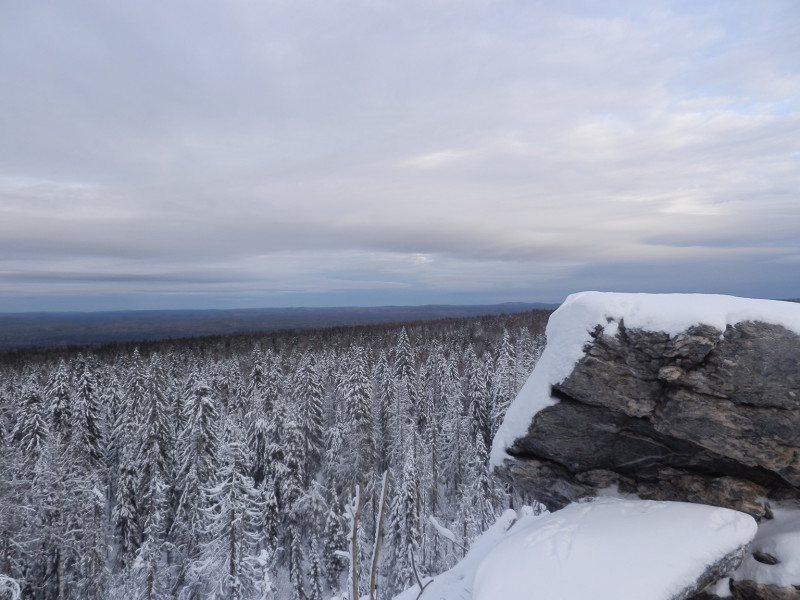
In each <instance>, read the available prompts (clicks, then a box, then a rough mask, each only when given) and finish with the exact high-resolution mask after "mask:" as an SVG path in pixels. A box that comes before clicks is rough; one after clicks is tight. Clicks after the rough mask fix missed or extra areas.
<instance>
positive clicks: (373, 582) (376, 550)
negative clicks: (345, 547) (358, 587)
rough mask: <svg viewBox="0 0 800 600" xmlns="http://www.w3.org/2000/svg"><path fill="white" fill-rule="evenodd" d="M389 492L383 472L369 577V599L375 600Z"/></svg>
mask: <svg viewBox="0 0 800 600" xmlns="http://www.w3.org/2000/svg"><path fill="white" fill-rule="evenodd" d="M388 491H389V471H388V470H387V471H384V472H383V481H382V483H381V500H380V506H379V508H378V522H377V524H376V526H375V545H374V546H373V548H372V569H371V572H370V577H369V597H370V600H375V599H376V596H375V592H376V589H377V587H378V557H379V555H380V552H381V545H382V544H383V521H384V520H385V518H386V497H387V495H388Z"/></svg>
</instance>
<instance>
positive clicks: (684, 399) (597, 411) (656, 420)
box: [497, 319, 800, 517]
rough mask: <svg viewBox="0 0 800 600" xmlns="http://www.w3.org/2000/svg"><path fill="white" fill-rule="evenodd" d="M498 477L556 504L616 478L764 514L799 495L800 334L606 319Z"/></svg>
mask: <svg viewBox="0 0 800 600" xmlns="http://www.w3.org/2000/svg"><path fill="white" fill-rule="evenodd" d="M591 338H592V341H591V343H590V344H588V345H587V347H586V348H585V353H584V356H583V357H582V358H581V359H580V360H578V361H577V363H576V364H575V366H574V368H573V370H572V372H571V373H570V375H569V376H568V377H567V378H566V379H564V380H563V381H560V382H558V383H556V384H554V385H553V386H552V390H551V394H552V397H553V398H554V399H556V400H558V402H556V403H555V404H553V405H552V406H549V407H546V408H544V409H543V410H541V411H539V412H538V413H537V414H536V415H535V417H534V418H533V420H532V422H531V423H530V426H529V428H528V431H527V434H526V435H524V436H522V437H520V438H518V439H516V440H515V441H514V443H513V444H512V445H511V446H510V447H509V448H507V453H508V455H509V456H511V457H514V459H515V460H511V461H507V463H506V464H504V465H501V466H499V468H498V469H497V471H498V473H499V474H500V475H501V476H504V477H506V478H507V479H509V480H510V481H511V482H512V484H513V485H514V486H515V487H516V488H517V489H519V490H520V491H523V492H525V493H527V494H530V495H531V496H533V497H535V498H536V499H538V500H540V501H542V502H543V503H545V504H546V505H547V506H548V507H549V508H551V509H557V508H560V507H562V506H565V505H566V504H567V503H569V502H571V501H574V500H576V499H579V498H581V497H585V496H591V495H593V494H594V493H596V491H597V490H598V489H603V488H606V487H609V486H611V485H616V486H618V487H619V489H620V491H623V492H630V493H635V494H637V495H638V496H640V497H642V498H647V499H655V500H680V501H691V502H698V503H703V504H711V505H715V506H724V507H728V508H734V509H736V510H741V511H743V512H746V513H748V514H751V515H753V516H756V517H762V516H764V515H765V514H766V513H767V511H768V506H767V502H766V501H765V499H769V498H776V499H785V498H788V497H800V493H798V486H800V336H798V334H796V333H794V332H793V331H790V330H788V329H786V328H785V327H783V326H781V325H776V324H771V323H765V322H744V323H737V324H734V325H729V326H727V327H726V329H725V330H724V331H720V330H719V329H716V328H715V327H712V326H709V325H698V326H695V327H691V328H689V329H687V330H686V331H685V332H682V333H680V334H678V335H669V334H666V333H663V332H652V331H644V330H641V329H628V328H627V327H626V325H625V321H624V319H621V320H620V321H619V323H616V324H615V326H614V327H613V328H612V329H611V333H607V332H606V328H604V327H602V326H599V327H597V328H596V329H595V330H593V331H592V332H591Z"/></svg>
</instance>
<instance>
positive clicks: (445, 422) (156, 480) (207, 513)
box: [0, 311, 546, 600]
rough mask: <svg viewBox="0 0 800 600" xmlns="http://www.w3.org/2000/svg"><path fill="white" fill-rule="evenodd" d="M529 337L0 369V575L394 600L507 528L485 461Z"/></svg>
mask: <svg viewBox="0 0 800 600" xmlns="http://www.w3.org/2000/svg"><path fill="white" fill-rule="evenodd" d="M545 319H546V313H542V312H540V311H534V312H531V313H520V314H517V315H501V316H498V317H482V318H475V319H450V320H443V321H435V322H427V323H416V324H410V325H408V326H407V327H402V326H385V327H381V326H370V327H358V328H337V329H333V330H319V331H310V332H296V333H288V334H280V335H261V336H259V335H256V334H251V335H246V336H229V337H218V338H213V339H204V340H203V339H197V340H184V341H173V342H165V343H162V344H155V343H148V344H146V345H142V347H141V348H140V349H131V348H129V347H125V346H113V347H106V348H97V349H94V351H87V350H85V349H84V350H83V351H80V352H69V351H64V352H55V351H50V352H33V353H30V354H27V355H26V354H25V353H18V352H17V353H13V354H9V355H6V356H5V357H4V358H5V360H4V361H2V362H0V575H6V576H10V577H12V578H13V579H14V580H16V581H17V582H19V584H20V586H21V588H22V591H23V597H25V598H33V599H36V600H50V599H58V600H63V599H67V598H76V599H77V598H80V599H92V598H98V599H112V600H113V599H126V600H127V599H134V598H142V599H149V600H155V599H166V598H170V599H172V598H174V599H180V600H183V599H186V600H189V599H201V598H226V599H262V598H296V599H299V600H321V599H322V598H330V597H332V596H333V595H338V596H339V597H347V594H348V593H349V590H352V589H354V586H353V583H354V582H353V577H354V575H353V574H354V573H355V578H356V581H355V583H356V585H357V586H359V589H361V590H369V589H371V588H373V587H376V588H377V595H378V597H380V598H389V597H391V596H392V595H393V594H395V593H396V592H398V591H400V590H402V589H405V588H406V587H408V586H410V585H412V584H413V583H414V582H415V578H414V573H413V568H414V566H416V567H417V569H418V570H419V571H421V572H423V573H425V574H435V573H438V572H440V571H442V570H444V569H446V568H449V567H450V566H452V564H454V563H455V562H456V561H457V560H458V559H459V558H461V556H463V553H464V547H465V546H467V545H468V544H469V542H470V541H471V540H472V539H473V538H474V537H475V536H476V535H477V534H478V533H480V532H481V531H483V530H484V529H485V528H486V527H487V526H488V525H489V524H491V523H492V522H493V521H494V518H495V515H496V514H497V512H498V511H499V510H501V509H502V508H505V506H507V504H508V498H507V496H506V493H505V491H504V490H502V489H500V487H499V484H498V483H497V482H496V481H494V480H493V479H492V478H491V477H490V476H489V474H488V471H487V468H486V465H487V460H488V449H489V447H490V445H491V440H492V436H493V435H494V432H495V430H496V428H497V426H498V425H499V421H500V420H501V418H502V415H503V413H504V411H505V408H506V407H507V406H508V403H509V402H510V401H511V399H512V398H513V396H514V395H515V394H516V392H517V390H518V389H519V387H520V386H521V385H522V383H523V382H524V380H525V378H526V377H527V375H528V373H529V372H530V370H531V369H532V368H533V365H534V363H535V361H536V360H537V358H538V355H539V353H540V351H541V348H542V345H543V328H544V321H545ZM0 360H2V357H0ZM384 474H386V478H387V480H388V487H387V493H386V502H385V505H384V513H385V514H384V520H383V527H382V528H381V531H382V533H383V544H382V549H381V550H380V553H379V554H378V557H377V560H376V559H375V552H374V548H375V541H376V538H377V536H378V533H379V532H378V523H379V510H380V494H381V481H382V478H383V476H384ZM354 498H357V500H354ZM354 502H356V503H357V505H358V512H357V514H358V519H357V521H355V523H354V519H352V518H351V519H350V521H348V518H347V515H348V514H351V515H352V514H354V513H355V511H354V507H355V504H354ZM431 516H433V517H434V518H435V520H436V523H438V524H439V528H438V530H437V527H435V526H433V525H432V522H431V520H430V517H431ZM442 528H446V530H448V531H446V535H442V533H443V531H445V529H442ZM350 538H352V539H350ZM353 554H355V556H356V563H355V565H352V564H350V560H351V558H352V556H353ZM412 563H413V564H412ZM354 566H355V568H353V567H354ZM373 574H374V577H371V576H372V575H373Z"/></svg>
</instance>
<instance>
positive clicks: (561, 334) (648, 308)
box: [491, 292, 800, 468]
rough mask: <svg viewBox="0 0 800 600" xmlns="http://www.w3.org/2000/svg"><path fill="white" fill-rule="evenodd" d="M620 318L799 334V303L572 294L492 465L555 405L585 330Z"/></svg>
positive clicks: (651, 326) (647, 324) (668, 328)
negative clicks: (763, 326) (759, 325)
mask: <svg viewBox="0 0 800 600" xmlns="http://www.w3.org/2000/svg"><path fill="white" fill-rule="evenodd" d="M621 320H624V321H625V326H626V327H628V328H631V329H634V328H635V329H643V330H646V331H661V332H664V333H667V334H669V335H677V334H679V333H681V332H683V331H685V330H686V329H688V328H689V327H692V326H693V325H699V324H701V323H702V324H707V325H711V326H713V327H716V328H717V329H719V330H720V331H725V328H726V327H727V326H728V325H735V324H736V323H741V322H744V321H762V322H766V323H772V324H775V325H782V326H783V327H785V328H786V329H789V330H791V331H794V332H795V333H797V334H800V304H797V303H793V302H781V301H778V300H754V299H750V298H736V297H734V296H720V295H710V294H614V293H604V292H582V293H579V294H572V295H571V296H569V297H568V298H567V299H566V300H565V301H564V303H563V304H562V305H561V307H559V309H558V310H556V311H555V312H554V313H553V314H552V315H551V316H550V320H549V322H548V324H547V332H546V333H547V346H546V347H545V349H544V352H543V353H542V356H541V358H540V359H539V362H538V363H537V364H536V368H535V369H534V371H533V373H532V374H531V376H530V377H529V378H528V380H527V382H526V383H525V385H524V386H523V387H522V390H520V392H519V395H518V396H517V398H516V399H515V400H514V402H513V403H512V404H511V406H509V408H508V411H507V412H506V416H505V419H504V420H503V424H502V425H501V426H500V429H499V431H498V432H497V435H495V438H494V443H493V445H492V453H491V467H492V468H494V467H497V466H500V465H502V463H503V461H504V460H505V459H506V458H507V457H508V456H507V454H506V449H507V448H508V447H509V446H511V445H512V444H513V443H514V441H515V440H517V439H518V438H520V437H522V436H524V435H525V433H526V432H527V431H528V427H529V425H530V423H531V421H532V420H533V417H534V416H535V415H536V413H538V412H539V411H540V410H542V409H544V408H546V407H548V406H552V405H553V404H556V402H557V400H555V399H553V398H552V397H551V395H550V389H551V387H552V386H553V385H555V384H557V383H559V382H561V381H563V380H564V379H566V378H567V377H568V376H569V374H570V373H571V372H572V369H573V367H574V366H575V363H576V362H578V360H580V359H581V358H582V357H583V354H584V351H583V348H584V346H585V345H586V344H588V343H589V342H591V340H592V338H591V335H590V332H591V331H593V330H594V329H595V327H596V326H597V325H600V326H602V327H604V328H605V331H606V332H607V334H613V333H616V331H617V329H618V327H619V322H620V321H621Z"/></svg>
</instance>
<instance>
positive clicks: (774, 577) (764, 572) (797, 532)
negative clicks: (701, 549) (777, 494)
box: [733, 506, 800, 587]
mask: <svg viewBox="0 0 800 600" xmlns="http://www.w3.org/2000/svg"><path fill="white" fill-rule="evenodd" d="M772 512H773V515H774V518H773V519H769V520H767V519H764V520H762V521H761V523H760V524H759V526H758V533H757V534H756V537H755V539H754V540H753V543H752V544H751V546H750V549H751V550H753V551H758V552H765V553H767V554H769V555H770V556H773V557H775V558H777V559H778V561H779V562H778V564H776V565H767V564H764V563H761V562H758V561H757V560H756V559H755V558H753V557H752V556H747V558H745V559H744V561H743V562H742V566H741V567H739V569H738V570H737V571H736V573H734V576H733V578H734V579H736V580H739V581H741V580H744V579H749V580H751V581H755V582H757V583H763V584H769V585H777V586H781V587H789V586H793V585H800V507H797V506H785V507H781V506H774V507H773V508H772Z"/></svg>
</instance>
